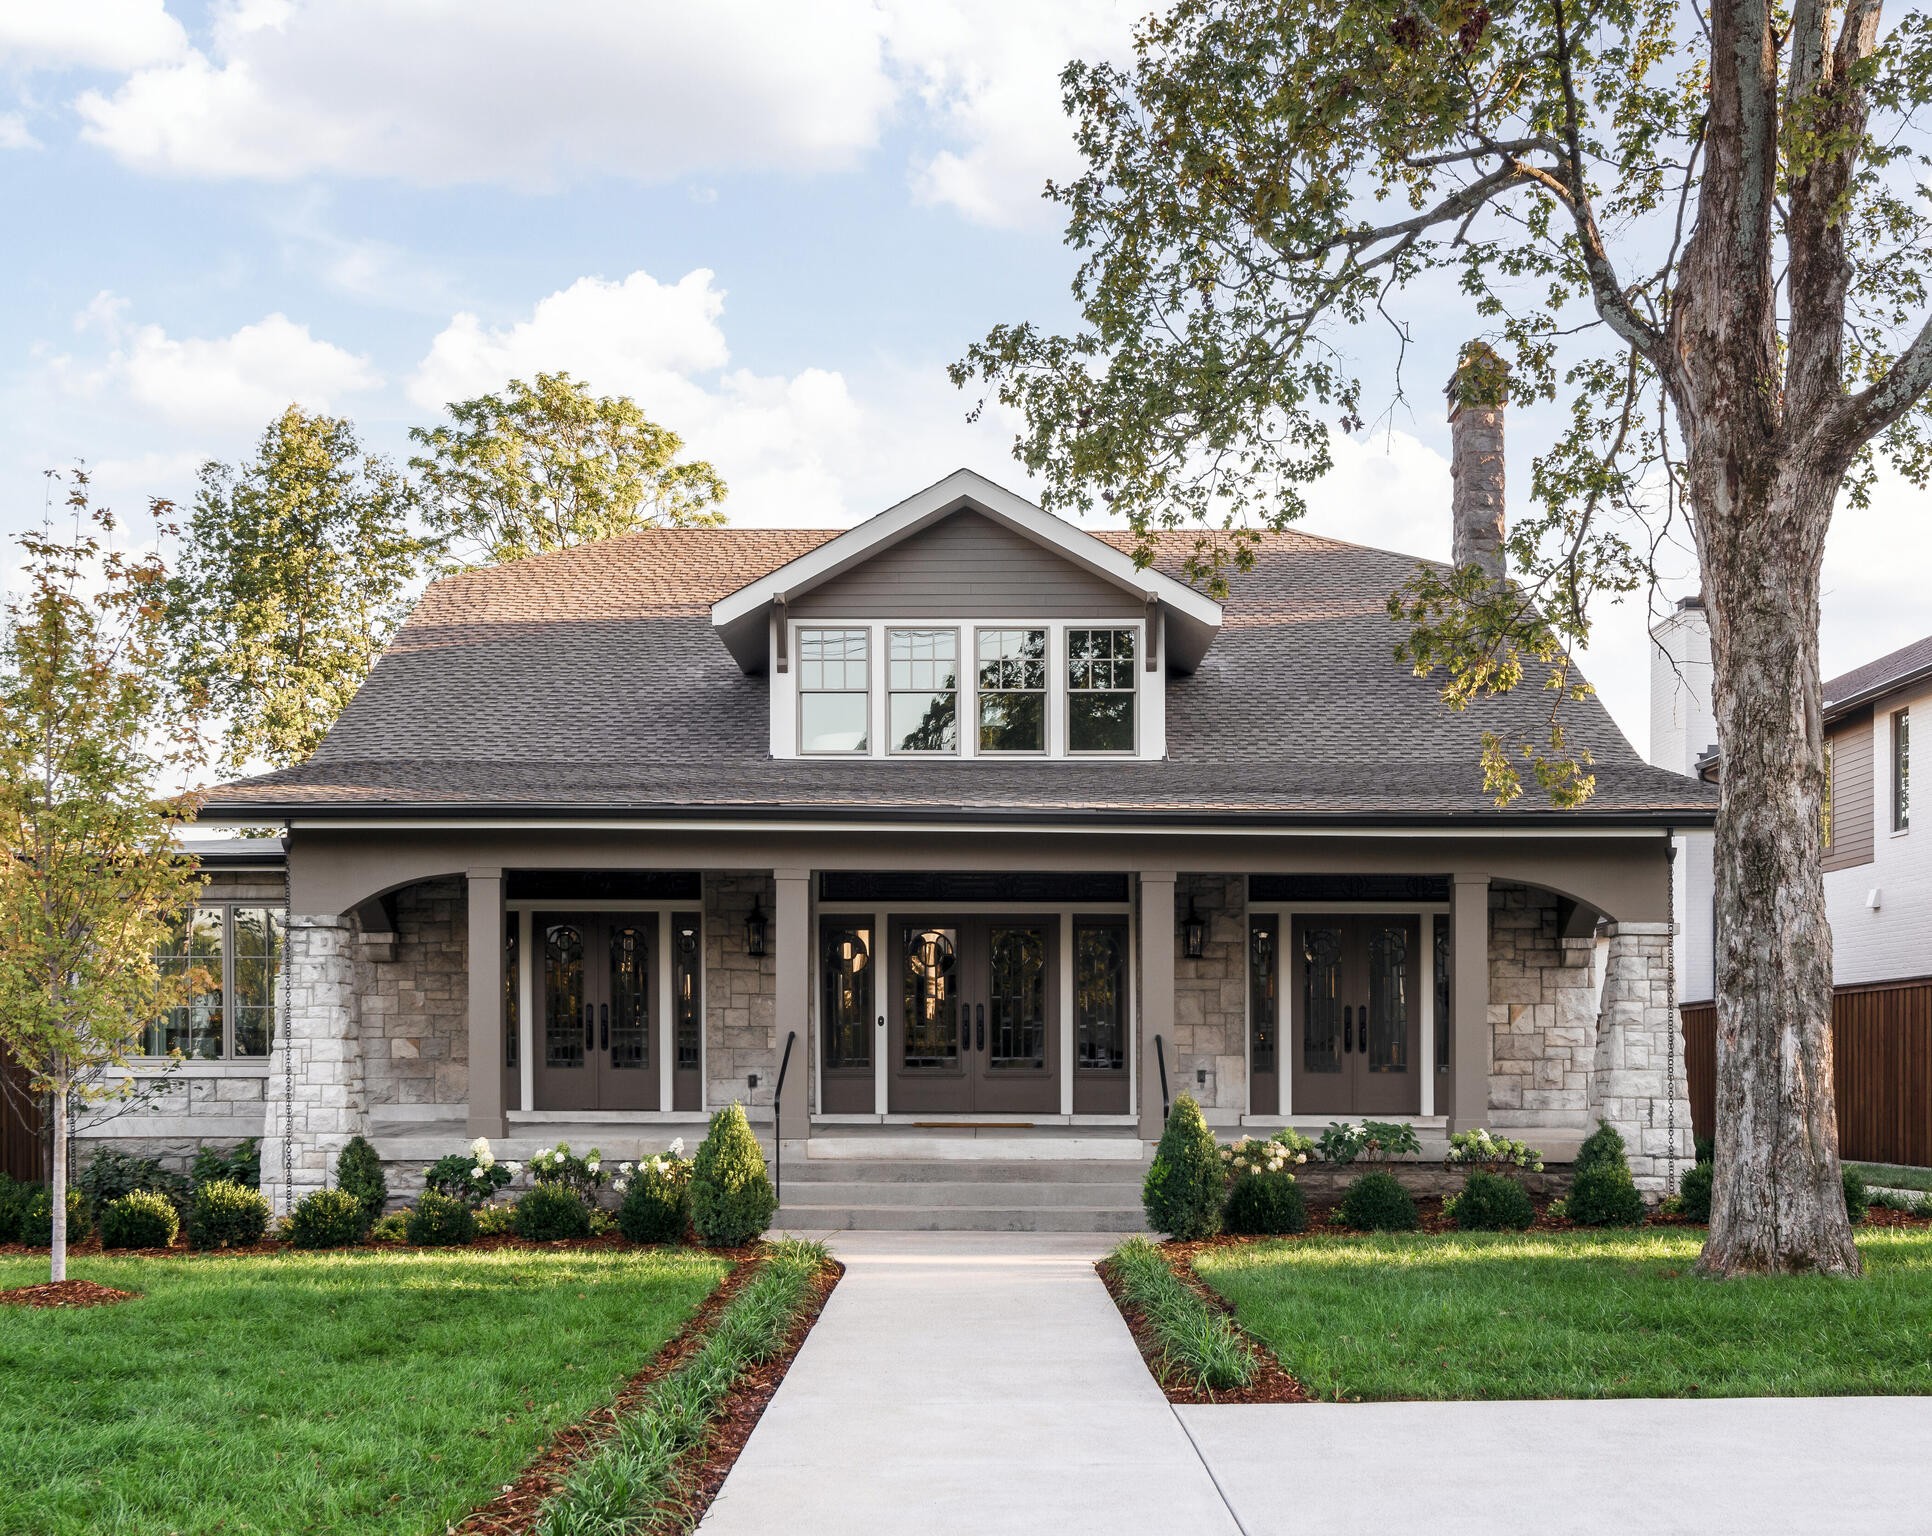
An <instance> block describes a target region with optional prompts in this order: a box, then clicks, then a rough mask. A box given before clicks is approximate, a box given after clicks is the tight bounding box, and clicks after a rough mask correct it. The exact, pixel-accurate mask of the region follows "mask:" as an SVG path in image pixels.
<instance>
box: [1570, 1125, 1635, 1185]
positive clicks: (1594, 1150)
mask: <svg viewBox="0 0 1932 1536" xmlns="http://www.w3.org/2000/svg"><path fill="white" fill-rule="evenodd" d="M1602 1167H1609V1168H1621V1169H1623V1171H1624V1172H1625V1173H1628V1172H1629V1171H1630V1160H1629V1158H1628V1157H1627V1156H1626V1155H1625V1150H1624V1145H1623V1136H1622V1135H1621V1134H1620V1133H1619V1132H1618V1130H1617V1128H1616V1127H1615V1126H1614V1125H1612V1124H1611V1123H1610V1122H1609V1121H1608V1120H1599V1121H1598V1122H1597V1128H1596V1129H1595V1130H1594V1131H1592V1132H1591V1133H1590V1134H1589V1135H1588V1136H1586V1137H1584V1138H1583V1145H1582V1146H1580V1147H1578V1148H1577V1149H1576V1161H1575V1162H1574V1163H1573V1164H1571V1166H1570V1172H1571V1173H1572V1175H1576V1176H1581V1175H1582V1174H1583V1173H1585V1172H1586V1171H1588V1170H1589V1169H1591V1168H1602Z"/></svg>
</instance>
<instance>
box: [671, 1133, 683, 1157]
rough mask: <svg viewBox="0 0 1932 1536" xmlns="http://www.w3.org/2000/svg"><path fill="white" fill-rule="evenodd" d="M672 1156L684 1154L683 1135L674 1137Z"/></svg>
mask: <svg viewBox="0 0 1932 1536" xmlns="http://www.w3.org/2000/svg"><path fill="white" fill-rule="evenodd" d="M671 1156H673V1157H682V1156H684V1138H683V1137H682V1136H677V1137H673V1138H672V1141H671Z"/></svg>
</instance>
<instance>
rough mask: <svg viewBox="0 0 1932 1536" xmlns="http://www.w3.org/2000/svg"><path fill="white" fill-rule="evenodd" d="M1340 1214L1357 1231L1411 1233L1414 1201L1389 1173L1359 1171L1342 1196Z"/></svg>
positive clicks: (1379, 1170)
mask: <svg viewBox="0 0 1932 1536" xmlns="http://www.w3.org/2000/svg"><path fill="white" fill-rule="evenodd" d="M1340 1209H1341V1216H1342V1221H1343V1223H1344V1224H1345V1225H1347V1226H1351V1227H1353V1228H1355V1230H1356V1231H1358V1232H1413V1231H1414V1230H1415V1228H1416V1221H1417V1218H1416V1210H1415V1200H1414V1198H1413V1197H1412V1196H1411V1195H1410V1194H1409V1192H1408V1191H1407V1190H1406V1189H1404V1188H1403V1187H1402V1185H1401V1182H1400V1181H1399V1180H1398V1179H1397V1178H1396V1176H1395V1175H1394V1174H1392V1173H1388V1172H1386V1171H1385V1170H1383V1169H1380V1168H1377V1169H1374V1170H1372V1171H1371V1172H1368V1173H1365V1174H1363V1175H1362V1176H1361V1177H1360V1178H1359V1179H1357V1180H1356V1181H1355V1182H1354V1183H1353V1184H1351V1185H1349V1186H1348V1189H1347V1191H1346V1192H1345V1193H1344V1194H1343V1195H1342V1203H1341V1208H1340Z"/></svg>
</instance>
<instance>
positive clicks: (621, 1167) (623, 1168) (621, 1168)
mask: <svg viewBox="0 0 1932 1536" xmlns="http://www.w3.org/2000/svg"><path fill="white" fill-rule="evenodd" d="M617 1171H618V1172H619V1173H629V1172H630V1171H631V1165H630V1164H629V1163H619V1164H618V1165H617Z"/></svg>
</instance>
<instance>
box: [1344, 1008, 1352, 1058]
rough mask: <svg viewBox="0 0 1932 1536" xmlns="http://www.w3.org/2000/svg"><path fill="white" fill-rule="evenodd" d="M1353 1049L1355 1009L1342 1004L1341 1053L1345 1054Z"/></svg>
mask: <svg viewBox="0 0 1932 1536" xmlns="http://www.w3.org/2000/svg"><path fill="white" fill-rule="evenodd" d="M1354 1049H1355V1010H1354V1009H1353V1008H1350V1007H1347V1006H1346V1005H1344V1007H1343V1008H1342V1054H1343V1055H1347V1054H1348V1053H1349V1052H1350V1051H1352V1050H1354Z"/></svg>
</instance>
